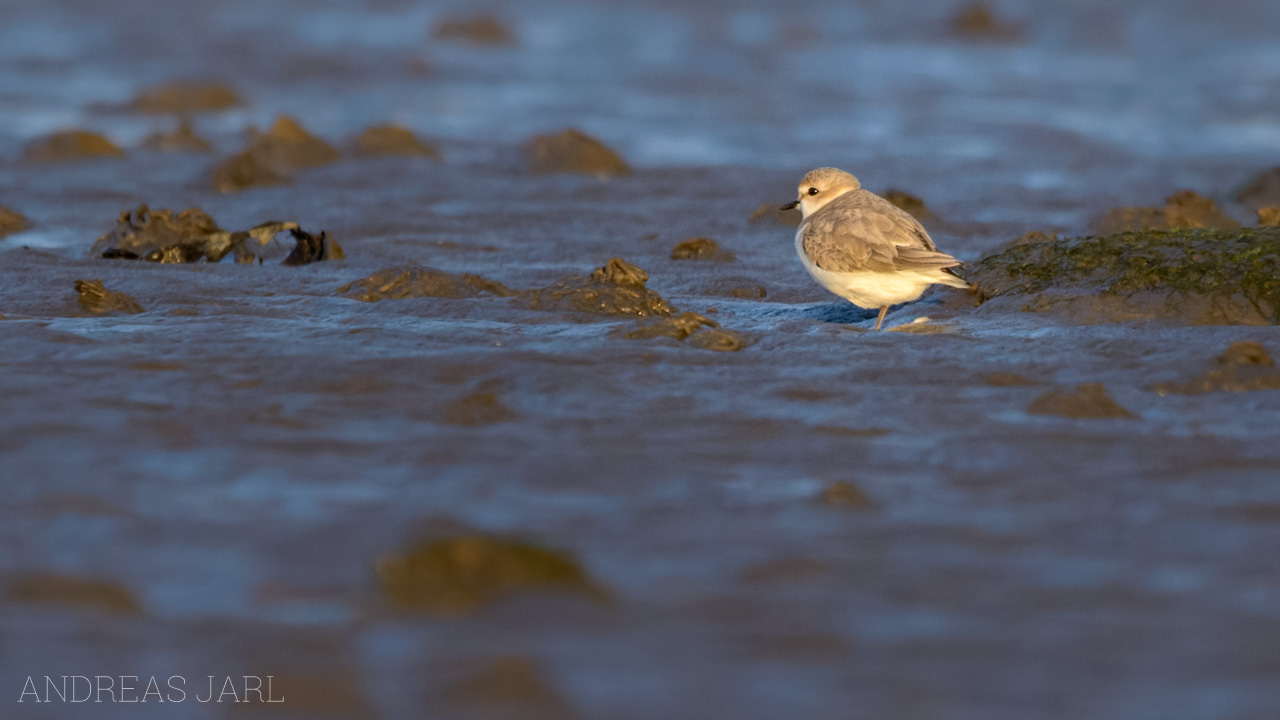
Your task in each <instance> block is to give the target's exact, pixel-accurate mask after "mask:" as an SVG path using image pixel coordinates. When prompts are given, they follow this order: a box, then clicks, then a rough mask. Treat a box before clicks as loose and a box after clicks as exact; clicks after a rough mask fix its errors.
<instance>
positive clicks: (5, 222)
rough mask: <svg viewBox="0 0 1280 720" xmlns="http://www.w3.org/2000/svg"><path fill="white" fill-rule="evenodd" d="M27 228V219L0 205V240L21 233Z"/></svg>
mask: <svg viewBox="0 0 1280 720" xmlns="http://www.w3.org/2000/svg"><path fill="white" fill-rule="evenodd" d="M26 227H27V218H26V217H25V216H24V215H23V214H22V213H20V212H18V211H16V210H10V209H9V208H7V207H5V206H3V205H0V238H3V237H4V236H5V235H9V234H11V233H16V232H21V231H23V230H25V229H26Z"/></svg>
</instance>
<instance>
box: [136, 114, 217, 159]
mask: <svg viewBox="0 0 1280 720" xmlns="http://www.w3.org/2000/svg"><path fill="white" fill-rule="evenodd" d="M142 147H143V149H144V150H151V151H153V152H162V153H207V152H213V144H212V143H210V142H209V141H208V140H205V139H204V138H202V137H200V136H199V135H197V134H196V131H195V128H193V127H192V126H191V121H189V120H187V119H185V118H183V119H182V120H180V121H179V122H178V127H177V128H175V129H174V130H173V131H172V132H160V133H152V134H151V135H148V136H147V137H146V138H145V139H143V141H142Z"/></svg>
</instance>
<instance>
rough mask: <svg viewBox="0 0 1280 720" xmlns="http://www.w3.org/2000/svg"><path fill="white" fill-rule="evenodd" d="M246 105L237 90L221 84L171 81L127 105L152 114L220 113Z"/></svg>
mask: <svg viewBox="0 0 1280 720" xmlns="http://www.w3.org/2000/svg"><path fill="white" fill-rule="evenodd" d="M241 105H244V101H242V100H241V99H240V96H239V95H237V94H236V91H235V90H232V89H231V88H229V87H227V86H226V85H221V84H218V83H208V82H169V83H161V84H159V85H152V86H150V87H147V88H143V89H142V90H141V91H140V92H139V93H138V94H137V95H136V96H135V97H134V98H133V100H131V101H130V102H129V104H128V105H127V106H126V109H128V110H131V111H133V112H139V113H147V114H151V115H183V114H189V113H202V112H218V111H222V110H230V109H231V108H235V107H240V106H241Z"/></svg>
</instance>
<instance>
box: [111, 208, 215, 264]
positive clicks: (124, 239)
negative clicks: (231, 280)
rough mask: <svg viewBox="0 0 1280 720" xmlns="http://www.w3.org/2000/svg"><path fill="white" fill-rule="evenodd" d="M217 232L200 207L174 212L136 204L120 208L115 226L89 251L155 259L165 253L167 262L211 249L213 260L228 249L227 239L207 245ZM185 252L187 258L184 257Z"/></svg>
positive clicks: (195, 256)
mask: <svg viewBox="0 0 1280 720" xmlns="http://www.w3.org/2000/svg"><path fill="white" fill-rule="evenodd" d="M221 232H222V231H221V229H220V228H219V227H218V223H216V222H214V219H213V218H212V217H209V214H208V213H206V212H205V211H203V210H201V209H200V208H188V209H186V210H183V211H182V212H180V213H176V214H175V213H174V212H173V211H172V210H163V209H162V210H154V211H153V210H151V209H150V208H149V207H147V206H146V205H139V206H138V207H137V208H135V209H133V210H123V211H121V213H120V217H119V218H117V219H116V227H115V229H113V230H112V231H111V232H109V233H107V234H105V235H103V236H101V237H99V238H98V239H97V240H96V241H94V243H93V247H92V248H90V250H89V254H90V255H93V256H97V257H108V258H123V259H129V260H137V259H141V258H146V259H148V260H156V261H161V260H162V258H163V257H166V255H167V256H172V257H169V259H168V261H169V262H195V261H196V260H199V259H201V258H204V257H207V256H208V255H209V253H210V252H212V253H213V254H214V257H211V258H210V259H211V260H212V261H213V262H217V261H218V260H221V259H222V257H223V255H225V254H226V253H227V252H228V251H230V250H231V243H230V242H229V240H230V239H229V238H228V242H227V243H226V244H225V246H223V247H216V248H214V247H209V241H210V236H211V235H214V234H217V233H221ZM170 248H176V249H177V250H169V249H170ZM157 253H158V255H156V256H155V257H152V255H153V254H157ZM188 255H189V256H190V258H189V259H184V258H185V256H188Z"/></svg>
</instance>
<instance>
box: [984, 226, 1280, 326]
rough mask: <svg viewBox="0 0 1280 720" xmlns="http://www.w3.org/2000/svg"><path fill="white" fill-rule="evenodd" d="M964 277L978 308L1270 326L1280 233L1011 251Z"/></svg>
mask: <svg viewBox="0 0 1280 720" xmlns="http://www.w3.org/2000/svg"><path fill="white" fill-rule="evenodd" d="M969 278H970V280H971V281H974V282H977V283H978V284H979V285H980V291H979V296H980V299H981V300H982V301H987V300H991V299H994V298H998V297H1002V296H1026V297H1028V298H1029V299H1031V300H1032V302H1031V303H1030V304H1029V305H1028V306H1027V307H1025V308H1024V309H1029V310H1047V309H1050V307H1051V306H1053V305H1055V304H1057V303H1059V302H1061V301H1063V300H1072V299H1087V300H1089V301H1091V302H1092V305H1093V311H1094V314H1095V315H1096V316H1098V317H1100V318H1101V319H1103V320H1107V319H1122V318H1124V317H1135V318H1136V317H1162V318H1166V319H1174V320H1181V321H1184V322H1187V323H1190V324H1212V323H1220V324H1263V323H1269V324H1277V323H1280V228H1270V227H1268V228H1245V229H1239V230H1205V229H1187V230H1173V231H1155V230H1153V231H1146V232H1125V233H1119V234H1116V235H1109V236H1106V237H1086V238H1077V239H1067V240H1045V241H1043V242H1029V243H1022V244H1013V245H1010V246H1007V247H1005V248H1004V249H1003V250H1001V251H998V252H996V253H993V254H991V255H988V256H987V257H985V258H983V259H982V260H980V261H979V262H978V263H976V264H975V265H974V266H972V269H971V271H970V273H969ZM1116 301H1133V306H1132V307H1129V308H1125V307H1124V304H1125V303H1124V302H1116ZM1138 301H1141V302H1140V303H1139V302H1138ZM1139 305H1140V307H1139Z"/></svg>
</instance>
